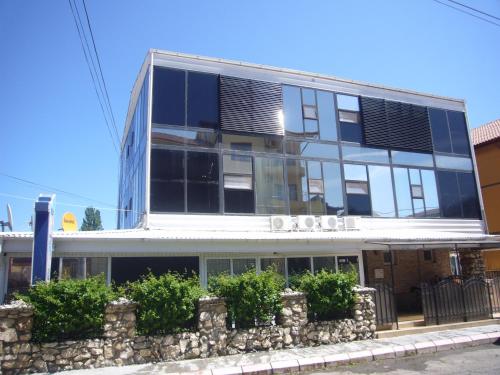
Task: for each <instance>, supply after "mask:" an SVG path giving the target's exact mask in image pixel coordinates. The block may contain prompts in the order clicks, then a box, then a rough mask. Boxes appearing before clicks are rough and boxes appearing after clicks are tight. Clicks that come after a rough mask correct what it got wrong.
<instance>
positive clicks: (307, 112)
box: [302, 105, 318, 120]
mask: <svg viewBox="0 0 500 375" xmlns="http://www.w3.org/2000/svg"><path fill="white" fill-rule="evenodd" d="M302 110H303V111H304V118H308V119H313V120H316V119H317V118H318V114H317V113H316V107H313V106H310V105H304V106H302Z"/></svg>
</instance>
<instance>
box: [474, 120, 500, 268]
mask: <svg viewBox="0 0 500 375" xmlns="http://www.w3.org/2000/svg"><path fill="white" fill-rule="evenodd" d="M472 141H473V143H474V151H475V154H476V161H477V170H478V173H479V181H480V183H481V194H482V196H483V199H484V208H485V211H486V222H487V223H488V231H489V233H490V234H497V235H498V234H500V168H499V162H500V119H499V120H495V121H492V122H489V123H487V124H484V125H482V126H479V127H477V128H475V129H472ZM483 257H484V262H485V267H486V270H487V271H490V272H495V271H500V250H489V251H485V252H483Z"/></svg>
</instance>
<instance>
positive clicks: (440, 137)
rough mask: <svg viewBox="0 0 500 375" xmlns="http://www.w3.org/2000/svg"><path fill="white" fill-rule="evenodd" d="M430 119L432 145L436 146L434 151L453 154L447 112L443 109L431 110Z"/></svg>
mask: <svg viewBox="0 0 500 375" xmlns="http://www.w3.org/2000/svg"><path fill="white" fill-rule="evenodd" d="M429 119H430V122H431V132H432V143H433V144H434V150H435V151H439V152H452V151H451V139H450V130H449V129H448V119H447V117H446V111H444V110H442V109H435V108H429Z"/></svg>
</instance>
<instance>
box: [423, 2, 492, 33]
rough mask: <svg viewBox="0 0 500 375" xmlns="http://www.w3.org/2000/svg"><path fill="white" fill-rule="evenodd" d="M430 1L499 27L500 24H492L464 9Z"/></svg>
mask: <svg viewBox="0 0 500 375" xmlns="http://www.w3.org/2000/svg"><path fill="white" fill-rule="evenodd" d="M432 1H434V2H436V3H439V4H441V5H444V6H446V7H448V8H451V9H455V10H457V11H459V12H462V13H465V14H468V15H469V16H472V17H475V18H478V19H480V20H482V21H485V22H488V23H490V24H492V25H495V26H497V27H500V23H496V22H493V21H491V20H489V19H487V18H484V17H481V16H478V15H477V14H474V13H471V12H468V11H466V10H465V9H461V8H457V7H455V6H453V5H450V4H447V3H443V2H442V1H440V0H432Z"/></svg>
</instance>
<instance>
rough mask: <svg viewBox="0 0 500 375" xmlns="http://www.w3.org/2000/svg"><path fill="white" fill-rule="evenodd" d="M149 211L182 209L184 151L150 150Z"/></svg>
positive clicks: (178, 210)
mask: <svg viewBox="0 0 500 375" xmlns="http://www.w3.org/2000/svg"><path fill="white" fill-rule="evenodd" d="M150 200H151V211H152V212H183V211H184V151H174V150H162V149H156V148H154V149H152V150H151V197H150Z"/></svg>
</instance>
